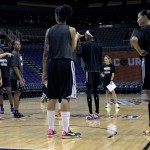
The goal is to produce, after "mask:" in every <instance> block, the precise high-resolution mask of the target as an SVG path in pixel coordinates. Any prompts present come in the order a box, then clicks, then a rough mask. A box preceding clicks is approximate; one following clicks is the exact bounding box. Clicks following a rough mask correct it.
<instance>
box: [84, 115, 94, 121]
mask: <svg viewBox="0 0 150 150" xmlns="http://www.w3.org/2000/svg"><path fill="white" fill-rule="evenodd" d="M86 120H94V115H93V114H89V115H88V116H86Z"/></svg>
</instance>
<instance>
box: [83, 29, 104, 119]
mask: <svg viewBox="0 0 150 150" xmlns="http://www.w3.org/2000/svg"><path fill="white" fill-rule="evenodd" d="M85 39H86V42H83V43H82V44H81V48H82V50H81V53H82V54H81V56H82V58H83V60H84V62H85V67H84V70H85V72H86V88H87V103H88V108H89V115H88V116H86V119H87V120H93V119H98V118H99V117H100V115H99V96H98V92H97V88H98V85H99V84H100V69H101V64H102V49H101V47H100V46H99V45H98V44H97V42H96V37H95V35H94V32H93V31H90V30H87V31H86V32H85ZM92 88H93V94H94V101H95V108H96V109H95V112H94V113H93V110H92V96H91V94H92Z"/></svg>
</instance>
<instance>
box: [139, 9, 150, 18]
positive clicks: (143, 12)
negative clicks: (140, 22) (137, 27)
mask: <svg viewBox="0 0 150 150" xmlns="http://www.w3.org/2000/svg"><path fill="white" fill-rule="evenodd" d="M139 14H140V15H142V16H147V18H148V19H150V10H142V11H140V12H139Z"/></svg>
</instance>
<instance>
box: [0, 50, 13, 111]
mask: <svg viewBox="0 0 150 150" xmlns="http://www.w3.org/2000/svg"><path fill="white" fill-rule="evenodd" d="M3 53H4V51H3V49H1V48H0V54H3ZM0 66H1V75H2V86H1V87H0V107H1V108H0V113H1V114H4V107H3V90H2V89H3V88H5V89H6V92H7V95H8V99H9V102H10V107H11V108H10V110H11V113H14V108H13V97H12V94H11V86H10V77H9V74H10V71H9V70H10V58H8V57H3V58H1V59H0Z"/></svg>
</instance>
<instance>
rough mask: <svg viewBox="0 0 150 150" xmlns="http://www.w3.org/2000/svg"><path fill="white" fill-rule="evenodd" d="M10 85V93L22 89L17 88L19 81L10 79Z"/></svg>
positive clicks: (21, 88)
mask: <svg viewBox="0 0 150 150" xmlns="http://www.w3.org/2000/svg"><path fill="white" fill-rule="evenodd" d="M10 83H11V90H12V91H20V92H21V91H22V90H23V87H20V86H19V80H14V79H10Z"/></svg>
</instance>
